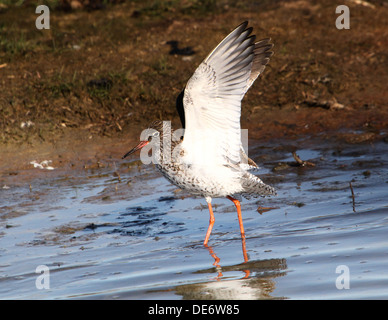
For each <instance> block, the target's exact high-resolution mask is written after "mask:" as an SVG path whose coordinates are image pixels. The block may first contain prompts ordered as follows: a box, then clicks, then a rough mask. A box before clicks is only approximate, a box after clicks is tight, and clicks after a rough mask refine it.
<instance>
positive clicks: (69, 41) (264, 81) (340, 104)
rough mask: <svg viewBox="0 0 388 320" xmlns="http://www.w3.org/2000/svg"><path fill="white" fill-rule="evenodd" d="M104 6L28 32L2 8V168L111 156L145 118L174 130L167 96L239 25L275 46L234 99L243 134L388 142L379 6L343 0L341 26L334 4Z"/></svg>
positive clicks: (14, 9)
mask: <svg viewBox="0 0 388 320" xmlns="http://www.w3.org/2000/svg"><path fill="white" fill-rule="evenodd" d="M79 2H80V3H82V1H79ZM114 2H115V3H114V4H107V5H105V6H103V7H101V8H86V7H83V6H81V7H79V8H74V9H72V8H67V9H64V8H63V7H53V8H52V10H51V19H50V21H51V29H50V30H37V29H36V28H35V27H34V26H35V19H36V17H37V15H36V14H34V10H33V9H34V8H35V7H34V6H33V5H32V4H29V3H27V4H26V5H22V6H12V5H3V6H2V9H1V11H0V15H1V21H2V27H1V29H0V39H1V46H0V65H1V68H0V79H1V80H0V81H1V97H0V133H1V134H0V144H1V149H0V157H1V159H2V168H3V170H4V168H10V167H15V166H16V167H19V168H22V167H23V165H25V164H26V163H25V159H27V158H28V157H27V155H30V156H31V157H32V156H33V155H34V157H35V158H37V159H38V158H40V161H42V160H45V159H43V158H45V157H43V156H44V155H47V157H49V158H50V159H52V160H53V161H54V162H55V163H56V164H57V165H59V164H60V163H61V161H62V162H63V163H66V164H67V165H69V164H70V163H72V162H74V161H77V159H78V160H79V161H86V162H87V161H91V160H90V159H93V160H92V161H94V159H101V158H106V159H110V158H116V157H117V159H118V158H119V157H120V155H121V153H122V152H123V151H125V150H126V149H127V146H123V147H122V145H125V144H126V143H129V144H130V143H131V142H132V141H136V140H137V139H138V137H139V133H140V131H141V130H142V128H144V127H145V126H146V125H147V124H149V123H150V122H151V121H152V120H154V119H155V118H162V119H170V120H173V123H174V124H175V125H176V126H179V122H178V116H177V114H176V112H175V98H176V96H177V94H178V93H179V92H180V90H181V89H182V88H183V86H184V85H185V83H186V81H187V80H188V79H189V77H190V76H191V74H192V73H193V71H194V70H195V68H196V66H197V65H198V64H199V63H200V62H201V61H202V60H203V58H204V57H205V56H206V55H207V54H208V52H209V51H210V50H211V49H213V47H214V46H215V45H216V44H217V43H218V42H219V41H220V40H221V39H222V38H223V37H224V36H225V35H226V34H227V33H228V32H229V31H230V30H231V29H233V28H234V27H235V26H237V25H238V24H240V23H241V22H242V21H244V20H249V21H250V25H251V26H252V27H254V32H255V34H256V35H257V38H258V39H260V38H265V37H271V38H272V41H273V42H274V44H275V47H274V52H275V54H274V56H273V57H272V59H271V61H270V65H269V67H268V68H267V69H266V70H265V72H264V74H263V75H262V76H261V77H260V78H259V79H258V80H257V82H256V83H255V85H254V86H253V87H252V88H251V90H250V91H249V92H248V94H247V95H246V97H245V98H244V101H243V110H242V126H243V127H244V128H248V129H249V133H250V136H251V137H252V138H255V139H262V140H263V141H265V140H269V139H279V138H280V139H293V140H294V139H298V138H301V137H309V136H320V137H322V138H323V139H327V138H332V137H334V138H336V139H339V140H341V141H344V142H349V143H365V142H366V143H370V142H374V141H377V140H380V139H385V140H386V139H387V132H386V128H387V127H388V124H387V122H388V108H387V100H388V99H387V98H388V97H387V90H386V89H385V87H386V79H387V78H388V68H385V67H383V66H386V65H387V64H388V43H387V39H388V31H387V30H388V25H387V24H388V22H387V19H386V16H387V15H388V6H387V4H386V2H384V1H379V2H377V1H376V2H364V4H356V3H355V2H353V1H349V2H348V3H347V5H348V6H349V8H350V12H351V28H350V29H349V30H338V29H336V27H335V19H336V17H337V15H336V14H335V8H336V6H337V3H336V2H335V1H326V2H324V3H322V2H318V1H317V2H308V1H275V2H273V1H268V2H267V1H264V2H261V3H260V4H259V3H255V2H249V3H245V2H243V1H242V2H237V3H236V2H233V3H232V2H229V1H224V2H223V3H222V4H214V3H212V2H209V3H208V2H203V3H202V2H201V3H200V5H199V4H198V3H196V2H195V3H194V2H193V3H192V2H190V1H189V2H183V3H168V4H165V3H164V2H158V1H142V2H137V1H135V2H130V3H127V2H123V3H120V1H114ZM63 3H66V1H64V2H63ZM365 3H367V4H368V5H365ZM174 41H176V42H174ZM172 43H174V45H175V47H174V46H173V45H172ZM35 155H36V156H35ZM28 159H30V158H28ZM38 160H39V159H38ZM96 161H97V160H96Z"/></svg>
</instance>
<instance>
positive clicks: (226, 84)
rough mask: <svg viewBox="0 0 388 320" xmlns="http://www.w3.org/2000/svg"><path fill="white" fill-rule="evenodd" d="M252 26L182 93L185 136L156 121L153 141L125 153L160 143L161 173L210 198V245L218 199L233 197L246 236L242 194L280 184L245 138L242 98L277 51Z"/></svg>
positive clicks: (227, 42)
mask: <svg viewBox="0 0 388 320" xmlns="http://www.w3.org/2000/svg"><path fill="white" fill-rule="evenodd" d="M247 26H248V22H244V23H242V24H241V25H239V26H238V27H237V28H236V29H234V30H233V31H232V32H231V33H230V34H229V35H228V36H227V37H226V38H225V39H224V40H222V41H221V43H220V44H219V45H218V46H217V47H216V48H215V49H214V50H213V51H212V52H211V53H210V54H209V55H208V56H207V57H206V59H205V60H204V61H203V62H202V63H201V64H200V65H199V66H198V68H197V69H196V70H195V72H194V74H193V75H192V77H191V78H190V79H189V81H188V82H187V85H186V87H185V88H184V90H183V91H182V92H181V94H180V95H179V96H178V99H177V109H178V113H179V116H180V119H181V122H182V125H183V128H184V129H185V130H184V134H183V137H181V139H170V138H171V137H173V136H174V130H172V129H171V127H170V126H169V123H168V122H162V121H155V122H153V123H152V124H151V125H150V126H149V128H148V129H147V134H146V136H147V137H148V139H146V140H142V141H140V143H139V144H138V145H137V146H136V147H135V148H133V149H132V150H130V151H129V152H127V153H126V154H125V155H124V156H123V158H125V157H127V156H128V155H130V154H132V153H133V152H135V151H137V150H139V149H141V148H143V147H144V146H146V145H147V144H149V143H150V142H151V143H152V142H154V141H155V143H157V144H158V147H157V148H155V150H154V151H153V152H154V154H153V157H154V159H155V160H156V167H157V168H158V169H159V170H160V172H161V173H162V174H163V175H164V176H165V177H166V178H167V179H168V180H169V181H170V182H172V183H173V184H174V185H176V186H177V187H179V188H181V189H184V190H187V191H189V192H190V193H191V194H193V195H200V196H203V197H205V199H206V202H207V204H208V207H209V213H210V221H209V227H208V229H207V233H206V236H205V241H204V245H207V243H208V241H209V237H210V234H211V231H212V228H213V225H214V221H215V219H214V214H213V209H212V205H211V201H212V198H219V197H226V198H228V199H229V200H231V201H233V203H234V205H235V206H236V208H237V215H238V221H239V224H240V231H241V237H242V239H243V240H245V232H244V227H243V220H242V216H241V206H240V200H241V197H244V198H250V197H257V196H267V195H276V191H275V189H274V188H272V187H271V186H269V185H267V184H265V183H263V182H262V181H261V180H260V178H258V177H257V176H255V175H254V174H252V173H251V172H250V171H252V170H256V169H258V166H257V164H256V163H255V162H254V161H253V160H251V159H249V158H248V156H247V155H246V153H245V152H244V149H243V147H242V142H241V128H240V116H241V100H242V98H243V97H244V95H245V93H246V92H247V90H248V89H249V88H250V87H251V85H252V84H253V82H254V81H255V80H256V78H257V77H258V76H259V75H260V74H261V73H262V72H263V70H264V69H265V66H266V65H267V63H268V61H269V58H270V57H271V56H272V54H273V52H271V51H270V50H271V49H272V47H273V44H271V43H270V39H264V40H260V41H258V42H255V39H256V37H255V36H254V35H251V33H252V28H251V27H250V28H247ZM166 137H168V138H167V139H166Z"/></svg>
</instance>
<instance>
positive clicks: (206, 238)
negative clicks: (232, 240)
mask: <svg viewBox="0 0 388 320" xmlns="http://www.w3.org/2000/svg"><path fill="white" fill-rule="evenodd" d="M207 205H208V207H209V213H210V220H209V227H208V228H207V232H206V237H205V241H204V242H203V244H204V245H205V246H206V245H207V242H208V241H209V238H210V234H211V233H212V229H213V225H214V221H215V219H214V214H213V209H212V204H211V203H210V202H208V204H207Z"/></svg>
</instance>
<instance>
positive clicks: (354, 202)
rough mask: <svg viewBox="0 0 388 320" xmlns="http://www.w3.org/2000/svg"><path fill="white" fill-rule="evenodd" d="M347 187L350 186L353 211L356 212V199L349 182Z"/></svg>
mask: <svg viewBox="0 0 388 320" xmlns="http://www.w3.org/2000/svg"><path fill="white" fill-rule="evenodd" d="M349 187H350V191H351V192H352V202H353V212H356V201H355V199H354V192H353V187H352V183H351V182H349Z"/></svg>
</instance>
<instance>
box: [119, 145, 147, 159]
mask: <svg viewBox="0 0 388 320" xmlns="http://www.w3.org/2000/svg"><path fill="white" fill-rule="evenodd" d="M149 143H150V142H149V141H140V143H139V144H138V145H137V146H136V147H134V148H133V149H131V150H129V151H128V152H127V153H126V154H125V155H123V157H122V158H121V159H124V158H126V157H128V156H129V155H131V154H132V153H134V152H136V151H137V150H140V149H141V148H143V147H145V146H146V145H147V144H149Z"/></svg>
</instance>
